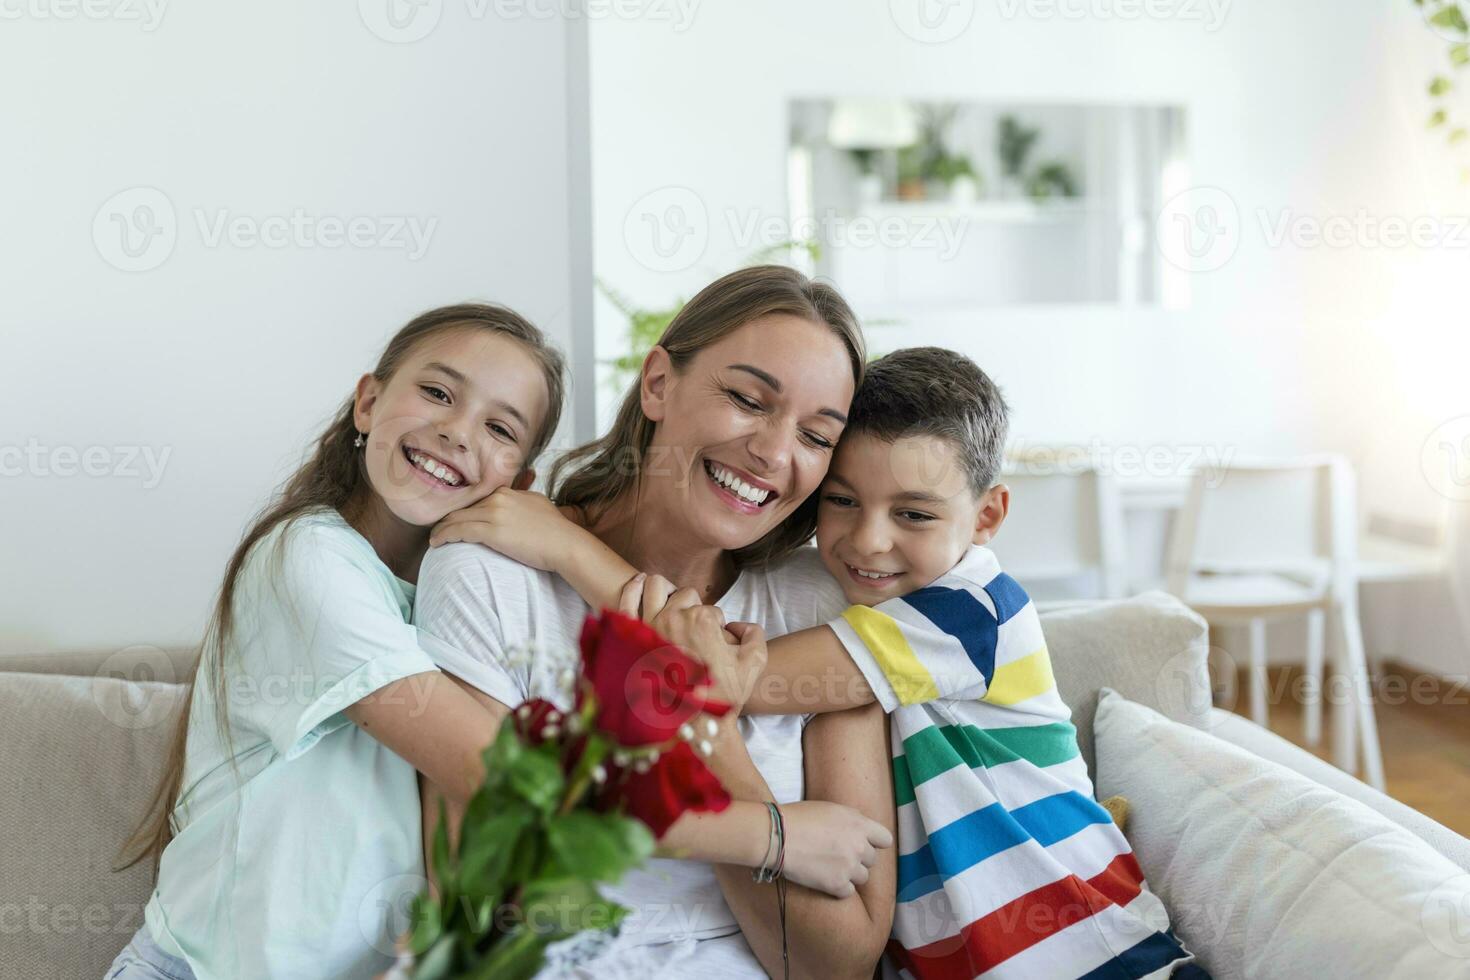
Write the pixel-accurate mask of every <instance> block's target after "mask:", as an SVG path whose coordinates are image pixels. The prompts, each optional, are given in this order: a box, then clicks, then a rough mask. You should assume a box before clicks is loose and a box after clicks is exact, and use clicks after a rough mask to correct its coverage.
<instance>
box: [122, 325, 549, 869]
mask: <svg viewBox="0 0 1470 980" xmlns="http://www.w3.org/2000/svg"><path fill="white" fill-rule="evenodd" d="M452 330H484V331H486V332H489V333H493V334H500V335H503V336H506V337H510V338H513V339H514V340H516V341H518V342H519V343H520V344H521V345H522V346H523V347H525V348H526V350H527V351H528V352H529V353H530V354H531V355H532V356H533V357H534V358H535V359H536V361H537V363H538V364H539V365H540V367H541V370H542V373H543V375H544V377H545V381H546V393H547V409H546V418H545V420H544V421H543V422H542V424H541V429H540V431H539V432H538V433H537V434H536V439H535V441H534V442H533V443H532V444H531V445H530V446H529V447H528V448H527V450H526V457H525V462H524V464H523V465H524V466H527V467H529V466H530V465H531V463H532V462H533V461H534V460H535V459H536V456H537V455H538V454H539V453H540V452H541V450H542V449H544V448H545V447H546V444H547V442H548V441H550V439H551V436H552V433H554V432H555V431H556V425H557V422H558V421H559V420H560V418H561V407H562V401H563V399H564V397H565V393H566V383H565V362H564V360H563V358H562V355H561V353H560V352H559V351H557V350H556V348H554V347H552V346H551V345H550V344H549V343H548V342H547V340H546V338H545V336H544V335H543V334H542V333H541V331H540V330H537V329H536V328H535V327H534V326H532V325H531V323H530V321H528V320H526V319H525V318H524V317H522V316H521V315H520V314H518V313H515V312H514V311H512V310H508V309H506V308H505V307H502V306H490V305H486V304H481V303H461V304H458V305H455V306H442V307H439V308H438V309H434V310H429V311H428V312H427V313H422V314H420V315H419V316H417V317H415V318H414V319H413V320H412V321H411V322H410V323H409V324H408V325H407V326H405V327H404V328H403V329H402V330H400V331H398V333H396V334H394V336H393V339H392V340H390V341H389V342H388V346H387V347H386V348H385V349H384V350H383V354H382V356H381V357H380V358H379V359H378V364H377V366H376V367H375V368H373V377H375V378H377V379H378V380H379V381H380V382H382V383H384V384H386V383H387V382H388V381H389V380H390V379H391V378H392V377H393V375H394V374H395V373H396V372H397V371H398V369H399V367H401V366H402V364H403V362H404V361H405V360H407V359H408V357H409V355H410V354H412V352H413V350H414V349H415V348H416V347H417V346H418V345H419V344H421V343H423V342H424V341H426V340H429V339H431V338H433V337H436V336H439V335H440V334H443V333H447V332H449V331H452ZM354 404H355V399H354V398H353V397H351V396H349V397H348V399H347V401H346V403H344V404H343V406H342V407H341V409H339V410H338V412H337V414H336V415H335V416H334V417H333V419H332V422H331V424H330V425H328V426H327V428H326V431H325V432H323V433H322V435H321V437H320V438H319V439H318V440H317V442H316V450H315V451H314V452H313V453H312V455H311V458H310V459H309V460H307V461H306V463H304V464H303V465H302V467H301V468H300V469H298V470H297V471H296V473H295V474H294V475H292V477H291V478H290V479H289V480H287V481H286V483H285V485H284V487H283V488H282V489H281V490H280V491H279V492H278V493H277V494H276V496H275V497H274V498H273V499H272V500H271V501H270V502H269V503H268V504H267V505H266V506H265V507H264V508H263V509H262V510H261V512H260V513H259V514H258V515H256V517H255V520H254V521H253V522H252V524H251V526H250V530H248V531H247V532H246V533H245V536H244V538H242V539H241V541H240V544H239V546H238V547H237V548H236V549H235V552H234V554H233V555H231V556H230V561H229V563H228V564H227V565H226V566H225V577H224V583H223V584H222V585H221V586H220V590H219V596H218V598H217V599H216V601H215V605H214V612H213V615H212V616H211V618H210V621H209V625H208V627H207V628H206V630H205V634H204V641H203V643H202V644H201V645H200V651H199V658H198V660H197V661H196V663H195V666H194V670H193V672H192V674H191V675H190V677H189V681H188V685H187V692H186V695H185V698H184V709H183V711H181V712H180V713H179V720H178V723H177V725H176V726H175V728H174V733H173V738H172V743H171V745H170V748H169V754H168V760H167V762H166V763H165V765H164V771H163V775H162V777H161V778H160V780H159V783H158V787H157V789H156V790H155V791H154V794H153V798H152V799H151V801H150V802H149V805H148V810H147V812H146V813H145V814H144V816H143V819H142V821H141V822H140V823H139V824H138V826H137V827H136V828H135V829H134V831H133V833H132V835H131V836H130V837H129V838H128V840H127V841H126V842H125V843H124V844H123V847H122V850H121V852H120V853H119V857H118V860H119V861H121V862H124V863H121V864H119V865H118V867H117V870H122V869H123V868H129V867H132V866H133V865H134V864H137V863H138V862H139V861H141V860H143V859H144V858H149V857H151V858H153V859H154V860H155V862H156V861H157V859H158V858H159V857H160V856H161V855H162V854H163V849H164V847H165V846H167V844H168V842H169V840H170V839H172V837H173V828H172V824H171V820H170V817H171V816H172V814H173V810H174V806H175V804H176V803H177V802H178V798H179V790H180V789H181V788H182V784H183V779H184V749H185V745H186V743H187V740H188V732H189V714H190V707H191V705H192V702H193V699H194V685H195V681H196V680H197V679H198V677H199V668H200V666H201V665H202V664H203V663H204V661H205V659H206V658H209V659H210V663H211V665H212V668H213V670H212V673H213V677H214V682H215V683H214V687H215V690H214V692H213V694H214V702H215V720H216V723H217V724H218V725H219V730H220V731H221V732H222V733H227V732H228V731H229V712H228V706H227V704H226V694H227V691H228V684H227V681H226V676H225V671H224V669H223V666H224V654H225V650H226V649H227V648H228V646H229V643H230V638H231V635H232V634H233V632H234V625H235V615H234V614H235V609H234V598H235V586H236V583H237V582H238V580H239V577H240V570H241V569H242V568H243V567H244V565H245V560H246V558H247V556H248V555H249V553H250V550H251V549H252V548H253V547H254V546H255V545H256V543H258V542H259V541H260V540H261V539H262V538H264V537H265V536H266V535H267V534H269V533H270V532H271V530H272V529H274V528H276V527H277V526H278V525H281V524H288V523H290V522H292V521H295V520H297V519H298V518H300V517H302V516H304V515H305V514H307V513H308V512H309V511H314V510H316V509H318V508H322V507H331V508H333V509H335V510H338V511H343V510H346V509H354V508H360V507H361V505H362V503H363V497H364V496H365V495H366V494H367V493H370V492H371V484H369V483H368V480H367V475H366V473H365V472H364V469H363V462H362V460H363V457H362V453H361V452H360V451H359V450H358V449H357V448H356V447H355V446H354V445H353V443H354V441H355V440H356V438H357V434H358V433H357V424H356V422H355V421H354V418H353V407H354ZM280 541H284V535H282V536H281V538H279V539H278V543H279V542H280ZM230 762H231V766H232V767H233V765H234V759H233V757H232V758H231V760H230Z"/></svg>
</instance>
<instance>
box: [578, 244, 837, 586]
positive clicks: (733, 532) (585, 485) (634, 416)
mask: <svg viewBox="0 0 1470 980" xmlns="http://www.w3.org/2000/svg"><path fill="white" fill-rule="evenodd" d="M865 360H866V347H865V346H864V343H863V338H862V331H861V329H860V328H859V327H858V325H857V320H856V318H855V317H854V316H853V313H852V311H851V310H850V309H849V308H848V306H847V303H846V302H845V301H844V300H843V299H842V297H841V295H839V294H838V292H837V291H836V290H835V289H833V288H832V287H830V286H827V285H825V284H823V283H820V282H814V281H812V280H809V279H807V278H806V277H805V276H804V275H802V274H801V273H799V272H797V271H795V270H793V269H788V268H786V267H784V266H754V267H752V268H749V269H742V270H739V271H738V272H733V273H731V274H730V275H728V276H725V277H724V278H723V279H720V280H718V281H716V282H714V283H712V284H710V285H709V286H707V287H706V288H705V289H703V290H701V291H700V293H699V294H698V295H697V296H695V297H694V299H693V300H691V301H690V302H689V303H688V304H687V305H686V306H685V307H684V308H683V310H681V311H680V313H679V315H678V316H677V317H675V318H674V320H673V321H672V322H671V323H670V324H669V326H668V329H667V330H665V332H664V335H663V336H662V337H661V338H659V342H658V345H657V346H656V347H654V349H653V350H652V351H651V352H650V353H649V355H648V358H647V359H646V361H645V363H644V367H643V372H642V376H641V379H640V383H639V384H638V386H636V387H635V388H634V389H633V390H631V391H629V392H628V394H627V396H626V397H625V398H624V400H623V404H622V406H621V407H620V408H619V410H618V415H617V418H616V420H615V421H614V422H613V426H612V429H611V430H610V431H609V432H608V433H607V434H606V435H604V436H603V437H602V438H600V439H598V440H597V441H595V442H592V443H589V444H587V445H586V446H582V447H581V448H579V449H575V450H573V451H572V452H570V453H568V454H567V455H566V456H564V457H562V458H561V459H559V460H558V461H557V463H556V465H555V466H554V467H553V468H552V472H551V483H552V486H553V488H554V490H553V495H554V496H555V498H556V501H557V503H558V504H560V505H563V506H574V507H577V508H579V509H580V510H581V511H582V512H583V514H584V515H585V516H586V517H587V518H588V521H587V523H588V524H589V526H591V525H594V524H598V525H603V526H610V525H611V524H613V523H622V521H621V517H622V516H623V515H625V514H626V515H630V516H632V517H633V518H634V520H633V521H632V522H630V525H631V524H636V518H637V515H638V513H639V512H640V511H642V512H644V513H647V512H649V511H657V512H658V513H659V515H660V517H659V519H660V520H665V519H669V520H675V521H677V522H678V527H677V529H676V528H670V529H669V530H670V534H671V535H672V536H673V538H674V539H675V540H679V541H681V542H682V543H683V546H684V547H686V548H687V547H690V546H692V545H694V544H695V542H698V543H700V544H702V545H704V547H705V548H706V549H707V550H708V549H711V548H712V549H714V550H715V551H716V552H719V551H728V552H729V555H728V557H727V562H728V564H727V565H726V567H725V568H724V570H723V571H724V575H723V577H724V578H725V583H724V584H725V585H726V586H728V585H729V582H730V581H733V574H734V571H735V569H737V568H739V567H741V566H744V565H746V564H753V563H759V562H761V561H764V560H767V559H770V558H772V557H775V556H778V555H781V554H783V553H785V552H787V551H790V550H791V549H792V548H794V547H796V546H797V545H799V544H802V543H803V542H805V541H806V540H808V539H809V538H810V537H811V535H812V532H813V531H814V530H815V529H816V502H815V500H812V499H810V497H811V493H812V491H813V490H815V489H816V487H817V484H818V483H820V482H821V479H822V476H823V475H824V474H825V473H826V470H827V465H828V463H829V462H830V460H831V451H832V447H833V446H834V445H835V444H836V442H837V437H838V436H839V435H840V434H841V432H842V426H843V424H844V423H845V422H846V420H847V415H846V413H847V406H848V403H849V402H850V401H851V400H852V394H853V391H854V390H855V389H856V386H857V383H858V381H859V380H860V379H861V377H862V370H863V364H864V362H865ZM717 474H718V475H717ZM737 481H738V483H737ZM732 488H733V489H732ZM761 490H763V491H765V492H766V496H765V497H764V498H762V499H760V500H756V499H754V496H755V492H756V491H761ZM630 530H631V527H630ZM679 532H682V533H679ZM608 543H609V544H612V545H613V547H614V548H619V545H618V543H617V542H616V541H613V540H609V541H608ZM619 550H621V549H620V548H619ZM633 563H634V564H635V565H636V564H638V562H637V561H634V562H633ZM639 567H644V566H641V565H640V566H639ZM709 571H713V569H706V572H709ZM675 580H676V581H682V582H684V583H685V584H691V582H690V578H689V576H688V575H687V574H686V575H681V576H680V577H679V578H677V579H675Z"/></svg>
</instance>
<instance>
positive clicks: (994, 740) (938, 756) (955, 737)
mask: <svg viewBox="0 0 1470 980" xmlns="http://www.w3.org/2000/svg"><path fill="white" fill-rule="evenodd" d="M903 753H904V754H903V755H901V756H899V757H898V758H896V759H894V760H893V792H894V799H895V802H896V803H897V804H898V805H899V806H903V805H904V804H905V803H912V802H913V800H914V787H915V786H917V785H918V784H920V783H923V782H925V781H926V780H929V779H933V778H934V777H935V776H938V775H939V774H940V773H943V772H948V771H949V770H951V769H953V768H954V767H955V766H959V765H963V766H965V767H967V768H969V769H978V768H980V767H982V766H999V765H1003V764H1005V763H1007V762H1015V761H1016V760H1018V759H1025V760H1026V761H1027V762H1029V763H1031V764H1032V765H1033V766H1036V767H1038V768H1042V769H1044V768H1046V767H1047V766H1054V765H1056V764H1057V763H1059V762H1067V761H1070V760H1071V759H1075V758H1076V757H1077V729H1076V728H1075V727H1073V725H1072V723H1071V722H1065V721H1062V722H1057V723H1055V724H1051V725H1035V726H1030V727H1025V728H976V727H975V726H974V725H945V726H943V727H939V726H936V727H933V728H926V729H924V730H923V731H920V732H915V733H914V734H913V735H910V736H909V737H908V738H906V739H904V742H903Z"/></svg>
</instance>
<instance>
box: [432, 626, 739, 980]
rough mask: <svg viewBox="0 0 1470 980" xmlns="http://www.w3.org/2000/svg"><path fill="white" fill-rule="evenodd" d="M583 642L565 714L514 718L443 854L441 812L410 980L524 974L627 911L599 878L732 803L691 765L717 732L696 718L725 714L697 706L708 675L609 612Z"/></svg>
mask: <svg viewBox="0 0 1470 980" xmlns="http://www.w3.org/2000/svg"><path fill="white" fill-rule="evenodd" d="M580 645H581V652H582V667H581V673H580V676H579V677H578V678H577V679H576V692H575V696H574V699H573V702H574V703H573V706H572V708H571V709H570V710H569V711H565V712H563V711H561V710H560V709H558V708H557V707H556V706H555V705H553V704H551V703H550V702H548V701H544V700H532V701H528V702H526V703H524V704H522V705H520V706H519V707H517V708H516V709H515V710H514V711H512V712H511V714H510V715H509V716H508V717H507V718H506V720H505V723H504V724H503V725H502V726H501V729H500V733H499V735H498V736H497V738H496V739H495V742H494V744H493V745H491V746H490V747H489V748H487V749H486V750H485V755H484V761H485V773H486V775H485V782H484V783H483V784H482V785H481V787H480V789H479V790H478V791H477V792H476V793H475V795H474V796H473V797H472V798H471V799H470V801H469V803H468V804H467V806H466V809H465V813H464V818H463V821H462V823H461V827H460V833H459V842H458V845H457V846H455V847H451V846H450V843H449V830H448V820H447V818H446V814H445V813H444V810H443V807H442V804H441V807H440V815H439V824H438V827H437V829H436V831H435V833H434V836H433V844H432V848H431V863H432V865H433V870H434V875H435V877H436V879H437V881H438V886H439V894H438V896H437V897H436V896H434V895H432V894H431V893H430V891H428V890H425V891H424V892H422V893H420V894H419V895H418V896H417V897H416V898H415V899H414V903H413V907H412V912H411V926H412V928H411V932H410V935H409V941H408V945H409V953H410V956H406V957H405V959H410V958H411V960H412V964H411V965H407V970H408V974H409V975H410V976H412V977H414V978H415V980H439V978H447V977H484V978H491V977H493V978H495V980H516V978H522V977H530V976H532V975H533V974H534V973H536V972H537V970H539V969H540V968H541V966H542V963H543V960H544V958H545V954H546V948H547V946H548V945H550V944H551V943H553V942H556V941H557V940H559V939H564V938H568V937H570V936H572V935H575V934H577V933H581V932H584V931H587V930H610V929H612V928H614V927H615V926H616V925H617V924H618V923H619V922H621V921H622V919H623V918H624V916H626V915H627V914H628V911H629V910H628V909H626V908H623V907H622V906H619V905H617V904H616V903H614V902H610V901H608V900H607V899H606V898H604V897H603V896H602V894H601V892H600V891H599V889H598V885H599V883H611V882H616V881H617V880H618V879H620V878H621V877H622V876H623V874H624V873H626V872H627V871H629V870H630V869H632V868H635V867H637V866H639V865H641V864H642V863H643V862H644V861H645V860H647V859H648V857H649V856H650V855H651V854H652V853H653V846H654V840H655V839H656V838H657V837H659V836H661V835H662V834H663V833H664V831H666V830H667V829H668V828H669V827H670V826H671V825H672V824H673V823H674V821H675V820H677V819H678V818H679V816H680V814H682V813H684V812H685V811H686V810H697V811H712V812H718V811H720V810H723V809H724V808H725V807H726V806H728V805H729V803H730V797H729V795H728V794H727V793H726V792H725V789H724V787H723V786H721V785H720V782H719V780H718V779H716V778H715V776H714V774H713V773H711V772H710V770H709V769H708V768H707V767H706V766H705V764H704V760H703V758H702V756H707V755H708V754H709V751H710V743H709V741H708V737H709V736H711V735H713V734H714V732H713V725H714V724H715V723H714V722H713V720H712V719H710V718H700V717H699V716H700V715H701V714H704V715H723V714H725V713H727V712H728V711H729V705H727V704H724V703H722V702H719V701H714V700H711V699H709V698H708V697H707V696H706V694H705V685H706V684H707V683H708V675H707V673H706V670H705V668H704V666H703V665H702V664H700V663H699V662H697V661H695V660H694V659H692V658H690V657H689V656H688V655H687V654H685V653H684V652H683V651H682V650H680V649H679V648H677V647H675V646H672V645H671V644H669V643H668V642H667V641H665V640H664V639H663V638H662V637H661V636H659V634H658V633H656V632H655V631H654V630H653V629H651V628H650V627H649V626H647V625H646V624H644V623H642V622H640V621H638V620H636V619H631V618H629V617H627V616H623V615H620V614H618V613H615V612H611V611H605V612H603V614H602V616H601V617H600V618H594V617H591V616H589V617H588V618H587V621H586V622H585V624H584V625H583V627H582V636H581V644H580ZM700 726H708V727H705V728H701V727H700Z"/></svg>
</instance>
